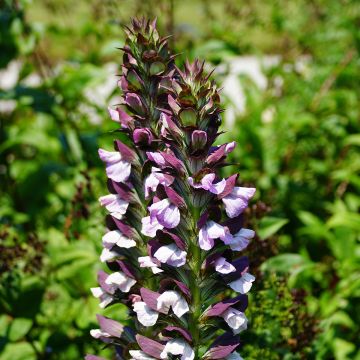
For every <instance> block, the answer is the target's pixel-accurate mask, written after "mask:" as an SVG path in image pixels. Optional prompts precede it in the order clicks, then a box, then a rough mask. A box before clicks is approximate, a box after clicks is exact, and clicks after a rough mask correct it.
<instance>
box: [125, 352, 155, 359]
mask: <svg viewBox="0 0 360 360" xmlns="http://www.w3.org/2000/svg"><path fill="white" fill-rule="evenodd" d="M129 354H130V355H131V360H156V359H155V358H153V357H151V356H149V355H147V354H146V353H144V352H143V351H141V350H129Z"/></svg>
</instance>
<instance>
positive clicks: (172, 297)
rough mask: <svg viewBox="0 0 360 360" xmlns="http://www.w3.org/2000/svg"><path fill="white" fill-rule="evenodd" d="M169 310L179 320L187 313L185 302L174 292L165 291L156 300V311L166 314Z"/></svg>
mask: <svg viewBox="0 0 360 360" xmlns="http://www.w3.org/2000/svg"><path fill="white" fill-rule="evenodd" d="M170 308H172V310H173V312H174V314H175V315H176V316H177V317H179V318H180V317H181V316H183V315H184V314H185V313H187V312H188V311H189V305H188V303H187V302H186V300H185V299H184V298H183V297H182V296H181V295H180V294H179V293H178V292H177V291H174V290H168V291H165V292H163V293H162V294H161V295H160V296H159V297H158V298H157V309H158V310H159V311H164V312H166V313H168V312H169V310H170Z"/></svg>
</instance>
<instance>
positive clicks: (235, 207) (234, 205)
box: [222, 186, 256, 218]
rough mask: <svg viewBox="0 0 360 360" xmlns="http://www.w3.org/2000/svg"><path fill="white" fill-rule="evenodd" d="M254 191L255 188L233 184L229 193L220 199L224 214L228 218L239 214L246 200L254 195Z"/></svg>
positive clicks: (243, 208)
mask: <svg viewBox="0 0 360 360" xmlns="http://www.w3.org/2000/svg"><path fill="white" fill-rule="evenodd" d="M255 191H256V189H255V188H247V187H237V186H235V187H234V188H233V190H232V191H231V193H230V194H229V195H227V196H225V197H224V198H223V199H222V201H223V203H224V205H225V211H226V214H227V215H228V216H229V217H230V218H234V217H236V216H238V215H240V214H241V213H242V212H243V211H244V210H245V209H246V208H247V206H248V202H249V200H250V199H251V198H252V197H253V196H254V194H255Z"/></svg>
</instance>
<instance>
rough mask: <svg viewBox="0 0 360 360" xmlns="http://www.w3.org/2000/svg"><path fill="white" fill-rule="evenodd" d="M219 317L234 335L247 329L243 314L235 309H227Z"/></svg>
mask: <svg viewBox="0 0 360 360" xmlns="http://www.w3.org/2000/svg"><path fill="white" fill-rule="evenodd" d="M221 317H222V318H223V319H224V320H225V321H226V322H227V324H228V325H229V327H230V328H231V329H232V330H233V332H234V334H239V333H240V332H241V331H243V330H246V328H247V322H248V320H247V318H246V316H245V314H244V313H243V312H241V311H239V310H237V309H234V308H232V307H229V308H228V309H226V310H225V311H224V313H223V314H221Z"/></svg>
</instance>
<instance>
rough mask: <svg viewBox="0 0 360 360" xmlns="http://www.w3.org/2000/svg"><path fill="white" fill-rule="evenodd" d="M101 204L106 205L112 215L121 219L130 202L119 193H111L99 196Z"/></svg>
mask: <svg viewBox="0 0 360 360" xmlns="http://www.w3.org/2000/svg"><path fill="white" fill-rule="evenodd" d="M99 201H100V204H101V206H105V208H106V210H108V211H109V212H110V213H111V215H112V216H113V217H115V218H117V219H119V220H120V219H121V218H122V215H124V214H125V213H126V210H127V208H128V206H129V203H128V202H126V201H124V200H122V199H121V198H120V196H119V195H116V194H109V195H105V196H101V197H100V198H99Z"/></svg>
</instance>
